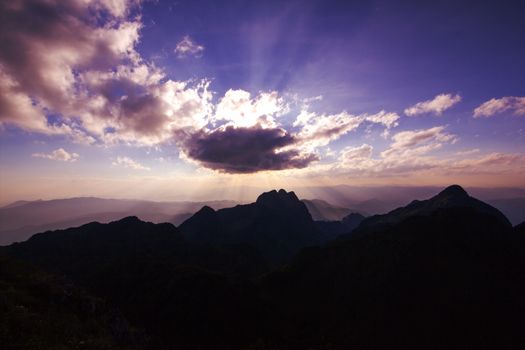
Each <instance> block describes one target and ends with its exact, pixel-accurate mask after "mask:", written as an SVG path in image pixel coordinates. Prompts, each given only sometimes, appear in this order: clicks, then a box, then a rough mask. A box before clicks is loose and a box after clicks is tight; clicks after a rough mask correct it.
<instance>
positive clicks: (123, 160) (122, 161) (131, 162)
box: [112, 156, 151, 170]
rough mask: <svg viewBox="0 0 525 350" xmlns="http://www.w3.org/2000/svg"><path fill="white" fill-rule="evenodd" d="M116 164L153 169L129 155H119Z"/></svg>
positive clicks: (136, 168)
mask: <svg viewBox="0 0 525 350" xmlns="http://www.w3.org/2000/svg"><path fill="white" fill-rule="evenodd" d="M112 164H113V165H115V166H122V167H125V168H130V169H133V170H151V169H150V168H148V167H146V166H144V165H142V164H140V163H139V162H137V161H135V160H133V159H131V158H129V157H120V156H119V157H117V160H115V161H114V162H113V163H112Z"/></svg>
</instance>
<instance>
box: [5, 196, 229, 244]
mask: <svg viewBox="0 0 525 350" xmlns="http://www.w3.org/2000/svg"><path fill="white" fill-rule="evenodd" d="M203 205H209V206H211V207H213V208H216V209H219V208H224V207H229V206H232V205H235V203H234V202H232V201H208V202H183V201H180V202H153V201H144V200H127V199H104V198H95V197H81V198H67V199H55V200H38V201H18V202H15V203H12V204H10V205H8V206H5V207H2V208H0V245H7V244H11V243H13V242H21V241H25V240H26V239H28V238H29V237H31V236H32V235H33V234H35V233H39V232H44V231H48V230H58V229H66V228H69V227H75V226H80V225H83V224H86V223H89V222H92V221H98V222H103V223H108V222H111V221H115V220H118V219H121V218H123V217H127V216H137V217H140V218H141V219H142V220H146V221H152V222H155V223H161V222H170V223H172V224H175V225H179V224H180V223H181V222H182V221H184V220H185V219H187V218H188V217H189V216H191V215H192V214H193V213H194V212H195V211H197V210H198V209H199V208H201V207H202V206H203Z"/></svg>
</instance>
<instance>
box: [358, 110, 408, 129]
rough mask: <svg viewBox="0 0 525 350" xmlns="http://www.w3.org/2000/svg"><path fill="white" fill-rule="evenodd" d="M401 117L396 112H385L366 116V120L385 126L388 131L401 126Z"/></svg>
mask: <svg viewBox="0 0 525 350" xmlns="http://www.w3.org/2000/svg"><path fill="white" fill-rule="evenodd" d="M399 118H400V117H399V115H398V114H397V113H394V112H386V111H384V110H382V111H380V112H379V113H376V114H372V115H365V120H366V121H369V122H372V123H376V124H383V125H384V126H385V127H386V128H387V129H390V128H394V127H396V126H398V125H399V122H398V120H399Z"/></svg>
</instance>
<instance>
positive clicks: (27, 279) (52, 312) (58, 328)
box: [0, 255, 147, 350]
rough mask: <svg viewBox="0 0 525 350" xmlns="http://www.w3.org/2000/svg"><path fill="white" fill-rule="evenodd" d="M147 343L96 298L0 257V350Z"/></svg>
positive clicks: (125, 346) (129, 346)
mask: <svg viewBox="0 0 525 350" xmlns="http://www.w3.org/2000/svg"><path fill="white" fill-rule="evenodd" d="M146 341H147V340H146V338H145V337H144V335H143V334H142V333H141V332H138V331H136V330H133V329H132V328H131V327H130V326H129V324H128V322H127V321H126V320H125V319H124V317H123V316H122V315H121V314H120V313H119V312H117V311H116V310H115V309H114V308H113V307H111V306H110V305H108V304H107V303H106V302H104V301H103V300H101V299H100V298H96V297H93V296H92V295H89V294H88V293H86V291H84V290H82V289H80V288H77V287H75V286H73V285H72V284H71V283H70V282H68V281H66V280H65V279H63V278H59V277H56V276H53V275H50V274H49V273H47V272H44V271H42V270H40V269H37V268H34V267H32V266H29V265H27V264H24V263H20V262H17V261H14V260H12V259H10V258H8V257H6V256H3V255H0V344H1V347H2V349H4V350H11V349H13V350H14V349H65V348H69V349H93V350H95V349H96V350H98V349H108V350H110V349H143V348H146V346H147V343H146Z"/></svg>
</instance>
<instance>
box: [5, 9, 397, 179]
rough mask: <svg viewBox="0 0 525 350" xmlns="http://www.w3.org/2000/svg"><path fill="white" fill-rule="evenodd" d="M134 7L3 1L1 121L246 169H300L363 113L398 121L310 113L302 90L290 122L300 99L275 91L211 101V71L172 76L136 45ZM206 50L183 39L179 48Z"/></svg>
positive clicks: (185, 51)
mask: <svg viewBox="0 0 525 350" xmlns="http://www.w3.org/2000/svg"><path fill="white" fill-rule="evenodd" d="M138 11H140V1H139V0H70V1H48V0H31V1H29V0H27V1H23V0H20V1H17V2H9V1H3V2H0V13H1V14H2V21H0V43H1V44H0V45H1V47H0V126H2V127H3V126H7V125H9V126H15V127H18V128H20V129H22V130H25V131H29V132H35V133H41V134H46V135H50V136H61V137H67V138H69V140H71V141H72V142H76V143H83V144H88V145H89V144H104V145H107V146H111V145H115V144H126V145H132V146H159V145H163V146H173V147H177V148H179V151H180V153H181V155H182V157H183V158H184V159H185V160H188V161H192V162H197V163H198V164H199V165H201V166H203V167H207V168H210V169H215V170H218V171H222V172H233V173H235V172H244V173H246V172H256V171H263V170H281V169H289V168H303V167H305V166H307V165H308V164H310V163H311V162H313V161H315V160H317V159H320V158H321V156H320V155H321V154H326V152H324V150H322V149H321V148H323V147H325V146H327V145H329V144H330V143H331V142H333V141H335V140H337V139H339V138H340V137H342V136H343V135H345V134H347V133H349V132H351V131H352V130H355V129H356V128H358V127H359V126H360V125H361V124H362V123H365V122H368V123H373V124H378V125H382V126H384V127H385V131H388V130H389V129H391V128H393V127H395V126H397V124H398V119H399V116H398V115H397V114H395V113H388V112H385V111H380V112H379V113H376V114H372V115H368V114H363V115H352V114H350V113H347V112H341V113H335V114H323V113H313V112H309V111H308V104H309V103H310V102H311V101H312V100H305V101H304V103H303V105H301V106H300V107H299V108H300V109H301V111H300V112H298V113H299V114H298V116H297V118H296V120H295V122H294V123H293V125H289V124H285V123H287V122H289V121H290V118H287V117H288V114H290V113H291V107H290V106H292V105H294V103H293V99H292V100H291V101H290V100H289V99H287V98H285V97H283V96H280V95H279V94H278V93H277V92H276V91H266V92H259V93H257V94H250V93H249V92H248V91H245V90H240V89H230V90H228V91H227V92H226V93H225V94H224V95H223V96H222V97H220V96H217V99H215V98H214V95H213V92H212V91H210V82H209V80H207V79H202V80H192V81H175V80H171V79H169V78H168V77H167V75H166V73H165V72H164V71H163V70H162V69H161V68H159V67H156V66H155V64H154V63H152V62H148V61H147V60H145V59H144V58H143V57H142V56H141V55H140V53H139V52H138V51H137V50H136V47H137V44H138V43H139V41H140V30H141V28H142V27H143V24H142V22H141V19H140V16H137V15H136V14H137V12H138ZM203 50H204V47H203V46H202V45H198V44H196V43H195V42H193V41H192V40H191V38H189V37H184V38H183V40H182V41H181V42H180V43H179V44H178V45H177V49H176V52H177V53H178V54H180V55H190V54H191V55H199V54H201V53H202V51H203ZM316 99H319V98H314V100H316ZM295 106H297V104H295ZM292 117H293V116H292ZM252 137H253V139H252ZM222 144H224V146H222ZM227 147H234V148H232V149H231V150H230V149H227ZM119 159H120V160H119ZM119 159H117V160H116V161H115V163H116V164H119V165H126V164H128V166H131V167H132V168H133V166H132V165H131V164H133V163H131V162H130V160H129V159H127V158H125V157H121V158H119ZM137 164H138V163H137ZM139 168H140V167H139Z"/></svg>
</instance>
